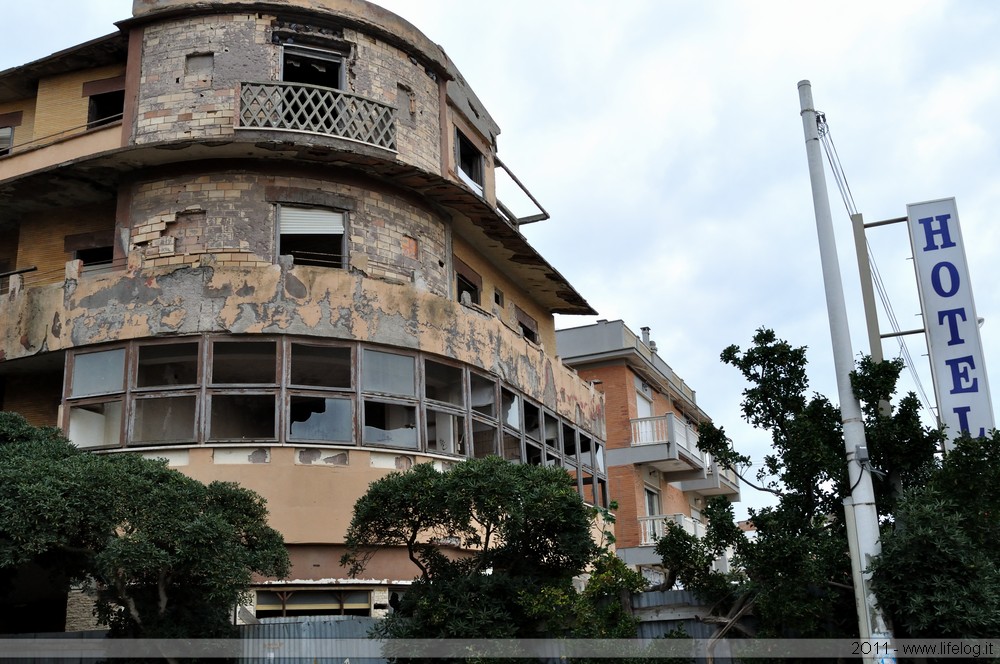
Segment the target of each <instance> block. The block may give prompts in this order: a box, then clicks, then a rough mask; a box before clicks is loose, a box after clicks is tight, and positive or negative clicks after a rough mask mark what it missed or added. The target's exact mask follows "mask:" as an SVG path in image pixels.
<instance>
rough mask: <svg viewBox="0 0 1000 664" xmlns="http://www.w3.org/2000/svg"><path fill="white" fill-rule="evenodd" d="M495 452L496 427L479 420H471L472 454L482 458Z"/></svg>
mask: <svg viewBox="0 0 1000 664" xmlns="http://www.w3.org/2000/svg"><path fill="white" fill-rule="evenodd" d="M496 453H497V428H496V425H491V424H488V423H486V422H480V421H479V420H473V421H472V456H473V457H475V458H476V459H482V458H483V457H488V456H491V455H495V454H496Z"/></svg>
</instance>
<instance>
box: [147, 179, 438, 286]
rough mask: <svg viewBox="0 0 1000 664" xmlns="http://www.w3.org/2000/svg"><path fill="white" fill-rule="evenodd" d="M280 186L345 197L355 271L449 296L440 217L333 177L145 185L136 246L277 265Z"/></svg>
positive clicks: (180, 257)
mask: <svg viewBox="0 0 1000 664" xmlns="http://www.w3.org/2000/svg"><path fill="white" fill-rule="evenodd" d="M274 190H279V191H280V190H295V191H305V192H318V193H325V194H329V195H332V196H335V197H339V198H340V199H343V200H344V201H345V203H346V204H349V205H350V206H351V208H352V209H349V210H348V222H347V223H348V228H347V235H348V256H349V261H350V266H351V267H352V268H353V269H356V270H359V271H362V272H364V273H366V274H368V275H369V276H374V277H379V278H383V279H389V280H393V281H401V282H404V283H406V282H413V283H416V284H417V286H418V287H419V288H422V289H424V290H427V291H429V292H432V293H434V294H437V295H440V296H442V297H447V295H448V279H447V275H446V267H447V265H448V261H447V256H446V251H445V247H446V246H447V242H446V231H445V226H444V224H443V223H442V222H441V221H440V220H439V219H437V218H436V217H435V216H434V215H432V214H431V213H429V212H428V211H426V210H424V209H423V208H420V207H418V206H416V205H414V204H413V203H410V202H409V201H407V200H405V199H403V198H402V197H400V196H398V195H395V194H390V193H386V192H378V191H372V190H371V189H370V188H368V187H365V186H357V185H353V184H351V185H348V184H341V183H337V182H330V181H328V180H318V179H313V178H305V177H295V176H280V175H274V176H273V175H262V174H257V173H251V172H246V171H240V172H233V171H225V172H221V173H212V174H210V175H203V174H191V175H184V176H177V177H172V178H164V179H160V180H155V181H151V182H145V183H141V184H139V185H137V186H136V188H135V191H134V195H133V198H132V208H131V213H130V220H131V221H130V225H131V229H132V230H131V242H132V245H133V248H135V249H138V250H139V251H140V252H141V255H142V257H143V258H144V260H145V261H146V265H171V264H182V263H188V264H194V263H196V262H198V261H199V260H200V258H201V256H203V255H205V254H215V260H216V261H217V262H218V263H220V264H223V265H226V264H229V265H240V266H246V265H259V264H270V263H272V262H274V261H275V260H276V256H275V246H274V244H275V227H274V223H275V222H274V219H275V215H274V205H275V203H280V202H282V201H281V200H268V191H274ZM317 195H318V194H317ZM285 202H288V201H285Z"/></svg>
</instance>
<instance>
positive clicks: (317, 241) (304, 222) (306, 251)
mask: <svg viewBox="0 0 1000 664" xmlns="http://www.w3.org/2000/svg"><path fill="white" fill-rule="evenodd" d="M344 217H345V214H344V213H343V212H337V211H334V210H326V209H322V208H305V207H294V206H291V205H280V206H278V253H279V254H280V255H282V256H291V257H292V260H293V261H294V263H295V264H296V265H313V266H316V267H335V268H342V267H344V255H345V254H346V250H345V246H344V242H345V237H344V227H345V224H344Z"/></svg>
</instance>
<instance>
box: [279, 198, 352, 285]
mask: <svg viewBox="0 0 1000 664" xmlns="http://www.w3.org/2000/svg"><path fill="white" fill-rule="evenodd" d="M284 208H287V209H292V210H316V211H321V212H329V213H331V214H334V215H339V216H340V232H339V233H336V232H328V233H282V232H281V211H282V209H284ZM349 222H350V213H349V211H348V210H345V209H341V208H335V207H327V206H323V205H307V204H296V203H275V204H274V256H275V262H277V261H278V259H279V257H281V256H290V257H291V258H292V265H298V266H302V267H325V268H328V269H333V270H343V269H346V268H347V265H348V255H347V254H348V242H347V236H348V233H349V229H350V225H349ZM290 235H297V236H301V237H326V236H332V237H336V236H338V235H339V236H340V242H339V244H340V247H339V259H340V260H339V263H340V264H339V265H334V264H322V265H320V264H318V262H317V261H315V260H309V259H306V261H305V262H301V261H298V260H296V258H295V254H293V253H283V250H282V244H283V243H282V236H290ZM286 242H287V240H286Z"/></svg>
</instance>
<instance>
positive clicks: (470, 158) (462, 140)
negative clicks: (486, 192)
mask: <svg viewBox="0 0 1000 664" xmlns="http://www.w3.org/2000/svg"><path fill="white" fill-rule="evenodd" d="M455 143H456V148H455V151H456V153H457V155H458V159H457V161H458V168H459V171H460V173H461V174H463V175H465V176H466V178H468V180H470V181H471V184H475V185H476V186H478V187H479V190H480V193H482V188H483V154H482V153H481V152H480V151H479V150H477V149H476V146H475V145H473V144H472V141H470V140H469V139H468V138H466V137H465V134H463V133H462V132H460V131H458V130H457V129H456V130H455Z"/></svg>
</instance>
